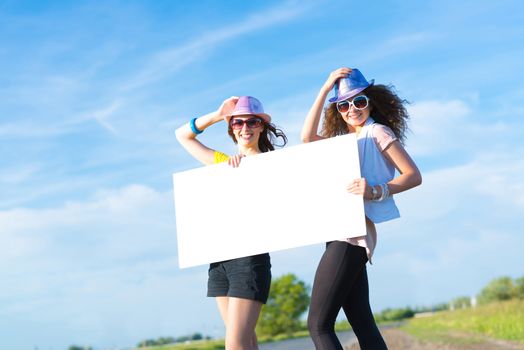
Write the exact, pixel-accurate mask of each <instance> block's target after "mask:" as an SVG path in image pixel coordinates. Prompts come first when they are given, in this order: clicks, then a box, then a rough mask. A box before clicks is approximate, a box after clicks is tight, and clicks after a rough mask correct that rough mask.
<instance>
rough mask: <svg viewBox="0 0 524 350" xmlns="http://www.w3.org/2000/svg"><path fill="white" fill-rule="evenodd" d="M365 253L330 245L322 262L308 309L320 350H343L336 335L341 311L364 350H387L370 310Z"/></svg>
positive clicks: (312, 331) (318, 349)
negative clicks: (341, 310) (336, 324)
mask: <svg viewBox="0 0 524 350" xmlns="http://www.w3.org/2000/svg"><path fill="white" fill-rule="evenodd" d="M367 261H368V258H367V254H366V249H365V248H362V247H358V246H354V245H351V244H349V243H346V242H339V241H334V242H329V243H328V244H327V245H326V251H325V252H324V255H323V256H322V258H321V259H320V262H319V264H318V268H317V272H316V274H315V281H314V283H313V291H312V293H311V305H310V307H309V315H308V320H307V322H308V328H309V333H310V335H311V338H312V339H313V342H314V343H315V347H316V349H317V350H332V349H338V350H342V349H343V348H342V345H341V344H340V341H339V340H338V338H337V336H336V334H335V321H336V318H337V316H338V312H339V311H340V309H341V308H343V309H344V313H345V314H346V317H347V319H348V321H349V323H350V324H351V327H353V331H354V332H355V335H356V336H357V339H358V343H359V344H360V348H361V349H362V350H368V349H372V350H381V349H387V347H386V343H384V339H382V336H381V335H380V331H379V330H378V328H377V325H376V324H375V319H374V318H373V314H372V312H371V307H370V306H369V287H368V276H367V272H366V262H367Z"/></svg>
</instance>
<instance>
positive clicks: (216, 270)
mask: <svg viewBox="0 0 524 350" xmlns="http://www.w3.org/2000/svg"><path fill="white" fill-rule="evenodd" d="M221 120H225V121H226V122H227V123H228V134H229V136H231V138H232V139H233V142H234V143H235V144H237V145H238V154H237V155H234V156H231V157H230V156H228V155H226V154H224V153H222V152H219V151H216V150H213V149H211V148H208V147H207V146H205V145H204V144H202V143H201V142H200V141H199V140H197V138H196V137H197V135H198V134H200V133H202V132H203V131H204V130H205V129H206V128H207V127H209V126H211V125H213V124H215V123H218V122H220V121H221ZM176 137H177V139H178V141H179V142H180V143H181V144H182V146H183V147H184V148H185V149H186V150H187V151H188V152H189V153H190V154H191V155H192V156H193V157H195V158H196V159H197V160H199V161H201V162H202V163H204V164H206V165H209V164H215V163H221V162H226V161H227V162H228V163H229V164H230V165H231V166H234V167H237V166H239V164H240V160H241V158H242V157H245V156H250V155H253V154H257V153H262V152H268V151H273V150H274V149H275V146H278V147H283V146H284V145H285V144H286V143H287V137H286V135H284V133H283V132H282V131H281V130H280V129H277V128H276V127H275V125H273V124H272V123H271V117H270V116H269V115H268V114H266V113H264V109H263V107H262V104H261V103H260V101H259V100H257V99H256V98H254V97H251V96H241V97H230V98H228V99H226V100H225V101H224V102H223V103H222V105H221V106H220V107H219V108H218V110H216V111H214V112H211V113H209V114H206V115H204V116H201V117H198V118H193V119H192V120H191V121H190V122H189V123H186V124H185V125H183V126H181V127H180V128H178V129H177V131H176ZM278 138H281V139H282V144H280V145H277V144H276V142H275V141H276V140H277V139H278ZM224 219H225V220H226V218H224ZM270 285H271V263H270V257H269V254H268V253H265V254H259V255H255V256H248V257H243V258H238V259H232V260H227V261H221V262H215V263H212V264H211V265H210V267H209V278H208V290H207V296H208V297H215V298H216V301H217V305H218V309H219V311H220V315H221V316H222V320H223V321H224V325H225V327H226V341H225V342H226V349H231V350H234V349H249V350H252V349H258V345H257V338H256V334H255V326H256V324H257V321H258V317H259V315H260V310H261V308H262V304H265V303H266V301H267V298H268V295H269V288H270Z"/></svg>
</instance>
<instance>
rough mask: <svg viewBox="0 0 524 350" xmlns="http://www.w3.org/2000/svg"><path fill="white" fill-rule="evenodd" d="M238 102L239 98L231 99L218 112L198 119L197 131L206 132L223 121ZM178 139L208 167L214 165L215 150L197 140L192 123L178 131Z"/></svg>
mask: <svg viewBox="0 0 524 350" xmlns="http://www.w3.org/2000/svg"><path fill="white" fill-rule="evenodd" d="M237 101H238V97H236V96H233V97H230V98H228V99H227V100H225V101H224V102H222V105H221V106H220V108H218V109H217V110H216V111H214V112H211V113H208V114H206V115H203V116H201V117H198V118H196V120H195V123H194V127H195V128H196V131H204V130H205V129H206V128H207V127H209V126H211V125H213V124H215V123H218V122H219V121H221V120H223V119H224V117H225V116H226V115H229V114H230V113H231V112H232V111H233V109H234V108H235V105H236V103H237ZM176 138H177V140H178V142H180V144H181V145H182V147H184V148H185V149H186V151H188V152H189V153H190V154H191V155H192V156H193V157H195V158H196V159H197V160H199V161H200V162H202V163H204V164H206V165H209V164H213V163H214V160H215V154H214V153H215V150H213V149H211V148H209V147H207V146H205V145H204V144H203V143H201V142H200V141H198V140H197V134H196V133H194V132H193V129H192V128H191V125H190V123H186V124H184V125H182V126H181V127H179V128H178V129H177V130H176Z"/></svg>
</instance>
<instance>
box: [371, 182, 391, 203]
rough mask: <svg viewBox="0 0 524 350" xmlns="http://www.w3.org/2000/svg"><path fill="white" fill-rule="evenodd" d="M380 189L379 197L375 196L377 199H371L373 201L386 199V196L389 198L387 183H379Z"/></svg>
mask: <svg viewBox="0 0 524 350" xmlns="http://www.w3.org/2000/svg"><path fill="white" fill-rule="evenodd" d="M379 186H380V189H381V192H382V193H381V194H380V198H377V199H373V200H374V201H376V202H382V201H383V200H386V199H387V198H389V186H388V184H387V183H385V184H380V185H379Z"/></svg>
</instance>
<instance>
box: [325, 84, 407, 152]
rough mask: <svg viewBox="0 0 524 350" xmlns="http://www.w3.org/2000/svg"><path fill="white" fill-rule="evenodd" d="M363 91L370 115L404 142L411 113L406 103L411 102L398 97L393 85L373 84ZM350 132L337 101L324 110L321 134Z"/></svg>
mask: <svg viewBox="0 0 524 350" xmlns="http://www.w3.org/2000/svg"><path fill="white" fill-rule="evenodd" d="M362 93H364V94H365V95H366V96H367V97H368V98H369V103H370V107H371V111H370V117H371V118H373V119H374V120H375V122H377V123H380V124H382V125H385V126H387V127H389V128H390V129H391V130H392V131H393V133H394V134H395V136H396V137H397V138H398V139H399V141H400V142H401V143H402V144H404V141H405V134H406V131H407V130H408V125H407V121H408V119H409V114H408V112H407V110H406V107H405V106H404V105H405V104H407V103H409V102H408V101H407V100H404V99H401V98H400V97H398V96H397V94H396V93H395V88H394V87H393V86H392V85H388V86H386V85H371V86H369V87H367V88H366V89H365V90H364V91H363V92H362ZM348 132H349V130H348V125H347V124H346V122H345V121H344V119H343V118H342V115H341V114H340V113H339V112H338V110H337V106H336V103H331V104H329V106H327V107H326V109H325V111H324V121H323V123H322V131H321V135H322V136H324V137H333V136H339V135H345V134H347V133H348Z"/></svg>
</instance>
